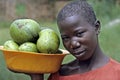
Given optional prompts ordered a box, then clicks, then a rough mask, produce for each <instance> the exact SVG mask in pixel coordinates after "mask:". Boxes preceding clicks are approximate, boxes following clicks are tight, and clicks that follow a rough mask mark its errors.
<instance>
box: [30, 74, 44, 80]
mask: <svg viewBox="0 0 120 80" xmlns="http://www.w3.org/2000/svg"><path fill="white" fill-rule="evenodd" d="M30 77H31V80H44V75H43V74H30Z"/></svg>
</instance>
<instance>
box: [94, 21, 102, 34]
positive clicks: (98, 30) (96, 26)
mask: <svg viewBox="0 0 120 80" xmlns="http://www.w3.org/2000/svg"><path fill="white" fill-rule="evenodd" d="M100 29H101V25H100V21H99V20H96V21H95V30H96V34H97V35H98V34H99V33H100Z"/></svg>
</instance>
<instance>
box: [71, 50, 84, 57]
mask: <svg viewBox="0 0 120 80" xmlns="http://www.w3.org/2000/svg"><path fill="white" fill-rule="evenodd" d="M85 53H86V49H84V50H75V51H74V52H73V54H74V55H79V56H82V55H84V54H85Z"/></svg>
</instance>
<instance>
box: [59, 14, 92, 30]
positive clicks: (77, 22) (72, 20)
mask: <svg viewBox="0 0 120 80" xmlns="http://www.w3.org/2000/svg"><path fill="white" fill-rule="evenodd" d="M58 26H59V28H60V31H63V30H66V29H71V28H73V29H74V28H76V27H81V28H83V27H90V24H89V23H88V22H87V21H86V20H85V19H84V18H83V17H82V16H80V15H74V16H70V17H67V18H65V19H64V20H62V21H60V22H58Z"/></svg>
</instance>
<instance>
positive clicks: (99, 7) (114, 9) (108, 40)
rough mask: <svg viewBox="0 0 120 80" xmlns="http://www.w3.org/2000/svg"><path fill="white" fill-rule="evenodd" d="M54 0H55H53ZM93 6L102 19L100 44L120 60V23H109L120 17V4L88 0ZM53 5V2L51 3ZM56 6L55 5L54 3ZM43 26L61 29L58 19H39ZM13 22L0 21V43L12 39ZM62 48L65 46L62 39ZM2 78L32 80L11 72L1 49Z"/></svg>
mask: <svg viewBox="0 0 120 80" xmlns="http://www.w3.org/2000/svg"><path fill="white" fill-rule="evenodd" d="M53 1H54V0H53ZM88 1H89V2H90V4H91V5H92V6H93V8H94V10H95V12H96V15H97V18H98V19H99V20H100V21H101V24H102V27H101V33H100V35H99V38H100V45H101V47H102V49H103V51H104V52H105V53H106V55H109V56H110V57H112V58H114V59H116V60H118V61H120V48H119V47H120V44H119V43H120V37H119V34H120V27H119V25H120V23H117V24H115V25H112V26H109V25H107V24H108V23H109V22H110V21H112V20H115V19H120V5H119V4H118V3H116V0H88ZM51 5H53V4H51ZM53 6H54V5H53ZM16 9H17V10H16V11H17V15H20V16H23V17H24V13H25V12H26V7H25V6H24V5H23V4H17V6H16ZM37 22H39V24H40V25H41V26H42V27H50V28H52V29H54V30H55V31H56V32H57V33H58V34H59V30H58V27H57V24H56V20H55V19H54V20H53V21H49V22H47V21H42V20H39V21H37ZM10 24H11V22H8V21H4V20H1V21H0V45H3V44H4V42H5V41H6V40H8V39H11V37H10V34H9V26H10ZM106 25H107V26H106ZM59 36H60V34H59ZM60 48H63V45H62V41H61V45H60ZM73 59H74V57H73V56H71V55H69V56H67V57H65V59H64V62H63V63H66V62H69V61H71V60H73ZM0 70H1V72H2V73H0V80H30V77H28V76H26V75H24V74H16V73H12V72H10V71H9V70H8V69H7V68H6V64H5V61H4V57H3V54H2V51H0ZM47 77H48V74H47V75H45V80H47V79H46V78H47Z"/></svg>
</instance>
